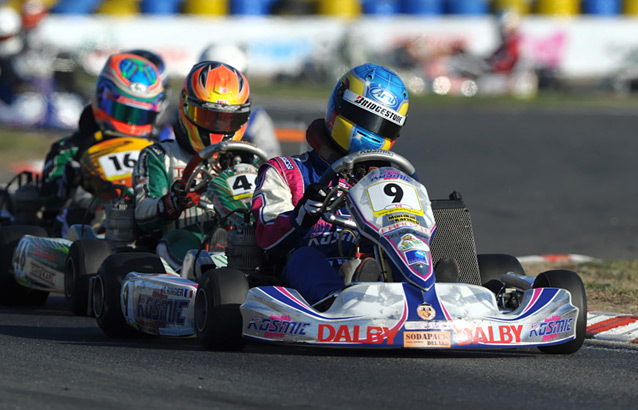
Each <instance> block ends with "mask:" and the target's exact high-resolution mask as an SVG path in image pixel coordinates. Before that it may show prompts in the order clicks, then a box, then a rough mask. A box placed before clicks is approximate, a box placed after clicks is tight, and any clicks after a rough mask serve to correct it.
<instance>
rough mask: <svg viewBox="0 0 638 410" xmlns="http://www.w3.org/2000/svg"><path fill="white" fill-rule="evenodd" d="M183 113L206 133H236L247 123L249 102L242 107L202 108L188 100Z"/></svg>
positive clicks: (220, 106)
mask: <svg viewBox="0 0 638 410" xmlns="http://www.w3.org/2000/svg"><path fill="white" fill-rule="evenodd" d="M184 112H185V113H186V116H187V117H188V119H189V120H191V121H192V122H193V123H194V124H195V125H197V126H198V127H200V128H203V129H205V130H208V132H213V133H217V134H227V133H231V132H235V131H237V130H238V129H240V128H241V127H242V125H244V124H245V123H246V121H248V117H249V116H250V102H248V103H246V104H243V105H224V104H213V103H206V104H205V106H202V105H199V104H196V103H195V102H194V101H192V100H191V99H188V100H187V102H185V103H184Z"/></svg>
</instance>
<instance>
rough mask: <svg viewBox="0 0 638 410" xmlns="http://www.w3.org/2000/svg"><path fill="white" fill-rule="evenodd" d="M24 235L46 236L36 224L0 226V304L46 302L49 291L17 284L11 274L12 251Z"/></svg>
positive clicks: (29, 304) (41, 303)
mask: <svg viewBox="0 0 638 410" xmlns="http://www.w3.org/2000/svg"><path fill="white" fill-rule="evenodd" d="M24 235H33V236H39V237H46V236H47V232H46V230H45V229H44V228H42V227H41V226H36V225H11V226H3V227H0V304H7V305H28V306H36V305H43V304H44V303H46V300H47V298H48V297H49V292H45V291H42V290H38V289H29V288H25V287H23V286H21V285H19V284H18V283H17V282H16V281H15V279H14V276H13V267H12V266H11V265H12V261H13V251H14V250H15V248H16V247H17V246H18V243H19V242H20V239H22V237H23V236H24Z"/></svg>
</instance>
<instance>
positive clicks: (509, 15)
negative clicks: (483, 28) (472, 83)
mask: <svg viewBox="0 0 638 410" xmlns="http://www.w3.org/2000/svg"><path fill="white" fill-rule="evenodd" d="M519 25H520V16H519V14H518V13H517V12H516V11H514V10H507V11H505V12H503V13H502V14H501V15H500V16H499V17H498V32H499V36H500V39H501V44H500V45H499V47H498V48H497V49H496V50H494V52H493V53H492V54H491V55H490V56H489V57H487V58H486V60H485V61H486V63H487V66H488V69H489V72H491V73H494V74H510V73H511V72H512V70H513V69H514V67H515V66H516V63H517V62H518V59H519V50H520V48H521V35H520V33H519Z"/></svg>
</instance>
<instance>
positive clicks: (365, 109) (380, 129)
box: [326, 64, 408, 153]
mask: <svg viewBox="0 0 638 410" xmlns="http://www.w3.org/2000/svg"><path fill="white" fill-rule="evenodd" d="M407 114H408V90H407V88H406V87H405V84H403V81H402V80H401V78H400V77H399V76H398V75H397V74H396V73H394V72H393V71H392V70H390V69H388V68H386V67H383V66H380V65H377V64H363V65H360V66H357V67H355V68H353V69H351V70H350V71H348V72H347V73H346V74H344V75H343V76H342V77H341V78H340V79H339V81H338V82H337V85H336V86H335V88H334V90H333V91H332V95H331V96H330V100H329V101H328V110H327V113H326V126H327V127H328V131H329V133H330V137H331V138H332V140H333V141H334V142H335V143H336V144H337V145H338V146H339V147H340V148H341V149H342V150H343V151H344V152H347V153H352V152H357V151H361V150H365V149H385V150H389V149H391V148H392V146H393V145H394V142H395V141H396V140H397V138H399V134H400V131H401V128H402V127H403V125H404V124H405V120H406V117H407Z"/></svg>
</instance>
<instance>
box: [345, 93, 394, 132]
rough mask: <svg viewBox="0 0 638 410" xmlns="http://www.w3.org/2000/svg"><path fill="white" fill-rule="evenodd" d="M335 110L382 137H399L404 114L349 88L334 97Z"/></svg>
mask: <svg viewBox="0 0 638 410" xmlns="http://www.w3.org/2000/svg"><path fill="white" fill-rule="evenodd" d="M335 102H336V106H337V112H338V113H339V114H340V115H341V116H343V117H344V118H345V119H347V120H348V121H351V122H352V123H354V124H356V125H358V126H360V127H362V128H365V129H366V130H368V131H370V132H373V133H375V134H377V135H379V136H381V137H383V138H389V139H391V140H395V139H397V138H399V133H400V132H401V128H402V127H403V124H404V123H405V118H406V117H405V116H404V115H403V114H400V113H398V112H397V111H394V110H393V109H391V108H388V107H386V106H384V105H381V104H380V103H378V102H376V101H373V100H371V99H369V98H366V97H363V96H361V95H359V94H356V93H354V92H352V91H350V90H345V92H344V94H343V96H339V97H337V98H336V99H335Z"/></svg>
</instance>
